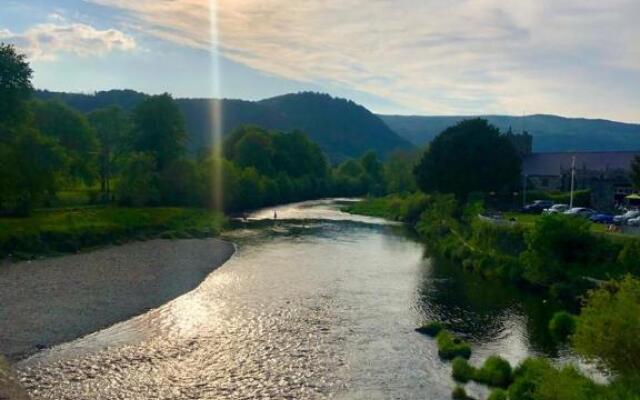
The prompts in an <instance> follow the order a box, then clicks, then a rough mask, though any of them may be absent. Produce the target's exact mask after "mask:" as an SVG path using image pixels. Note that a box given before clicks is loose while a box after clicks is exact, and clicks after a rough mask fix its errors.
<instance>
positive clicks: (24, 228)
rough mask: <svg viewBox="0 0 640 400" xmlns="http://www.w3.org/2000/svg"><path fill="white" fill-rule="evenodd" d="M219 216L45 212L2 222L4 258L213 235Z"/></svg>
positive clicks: (0, 254)
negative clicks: (115, 244) (139, 241)
mask: <svg viewBox="0 0 640 400" xmlns="http://www.w3.org/2000/svg"><path fill="white" fill-rule="evenodd" d="M224 221H225V219H224V217H223V216H222V215H221V214H219V213H216V212H211V211H207V210H200V209H187V208H115V207H102V208H73V209H57V210H41V211H36V212H34V213H33V215H32V216H31V217H28V218H0V258H6V257H8V256H11V257H13V258H18V259H20V258H31V257H33V256H35V255H47V254H55V253H65V252H75V251H78V250H80V249H82V248H87V247H94V246H99V245H105V244H111V243H121V242H123V241H127V240H133V239H147V238H153V237H160V236H161V235H163V236H164V237H193V236H215V235H217V234H219V233H220V231H221V230H222V227H223V225H224Z"/></svg>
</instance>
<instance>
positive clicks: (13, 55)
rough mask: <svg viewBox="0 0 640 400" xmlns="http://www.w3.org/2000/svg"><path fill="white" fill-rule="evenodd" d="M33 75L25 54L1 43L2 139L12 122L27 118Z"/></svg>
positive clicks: (0, 104) (0, 108)
mask: <svg viewBox="0 0 640 400" xmlns="http://www.w3.org/2000/svg"><path fill="white" fill-rule="evenodd" d="M32 74H33V71H32V70H31V68H30V67H29V64H28V63H27V61H26V58H25V56H24V54H19V53H18V52H16V49H15V48H14V47H13V46H12V45H8V44H4V43H0V139H2V136H6V135H7V132H6V131H5V129H7V128H8V127H7V125H8V124H9V123H10V122H13V123H17V122H18V121H20V120H22V119H24V118H25V117H26V114H27V101H28V100H29V98H30V97H31V92H32V91H33V87H32V85H31V77H32ZM3 126H4V127H3ZM3 131H5V132H4V134H3Z"/></svg>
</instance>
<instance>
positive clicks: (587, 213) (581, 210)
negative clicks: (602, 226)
mask: <svg viewBox="0 0 640 400" xmlns="http://www.w3.org/2000/svg"><path fill="white" fill-rule="evenodd" d="M564 214H566V215H574V216H577V217H583V218H591V216H592V215H594V214H596V212H595V210H592V209H590V208H586V207H573V208H572V209H570V210H567V211H565V212H564Z"/></svg>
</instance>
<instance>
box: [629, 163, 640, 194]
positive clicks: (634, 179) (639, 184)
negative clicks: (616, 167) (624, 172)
mask: <svg viewBox="0 0 640 400" xmlns="http://www.w3.org/2000/svg"><path fill="white" fill-rule="evenodd" d="M631 183H632V184H633V188H634V189H635V190H640V156H635V157H634V158H633V162H632V163H631Z"/></svg>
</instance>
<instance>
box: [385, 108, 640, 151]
mask: <svg viewBox="0 0 640 400" xmlns="http://www.w3.org/2000/svg"><path fill="white" fill-rule="evenodd" d="M379 117H380V118H381V119H382V120H383V121H384V122H386V123H387V125H388V126H389V127H390V128H391V129H393V130H394V131H396V132H397V133H398V134H399V135H400V136H403V137H404V138H406V139H408V140H409V141H411V142H412V143H413V144H415V145H417V146H424V145H426V144H427V143H429V142H430V141H431V140H432V139H433V138H434V137H435V136H436V135H437V134H438V133H440V132H442V131H443V130H444V129H446V128H447V127H449V126H451V125H454V124H456V123H457V122H459V121H461V120H463V119H466V118H473V117H463V116H451V117H443V116H440V117H439V116H433V117H427V116H397V115H379ZM482 118H486V119H488V120H489V122H490V123H492V124H493V125H496V126H497V127H498V128H500V129H501V130H502V131H503V132H505V131H507V130H508V129H509V127H512V128H513V131H514V132H516V133H517V132H521V131H522V130H523V129H524V130H526V131H528V132H529V133H530V134H531V135H532V136H533V150H534V151H536V152H552V151H623V150H640V125H639V124H628V123H622V122H615V121H607V120H602V119H584V118H564V117H558V116H555V115H528V116H523V117H511V116H501V115H487V116H483V117H482Z"/></svg>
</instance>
